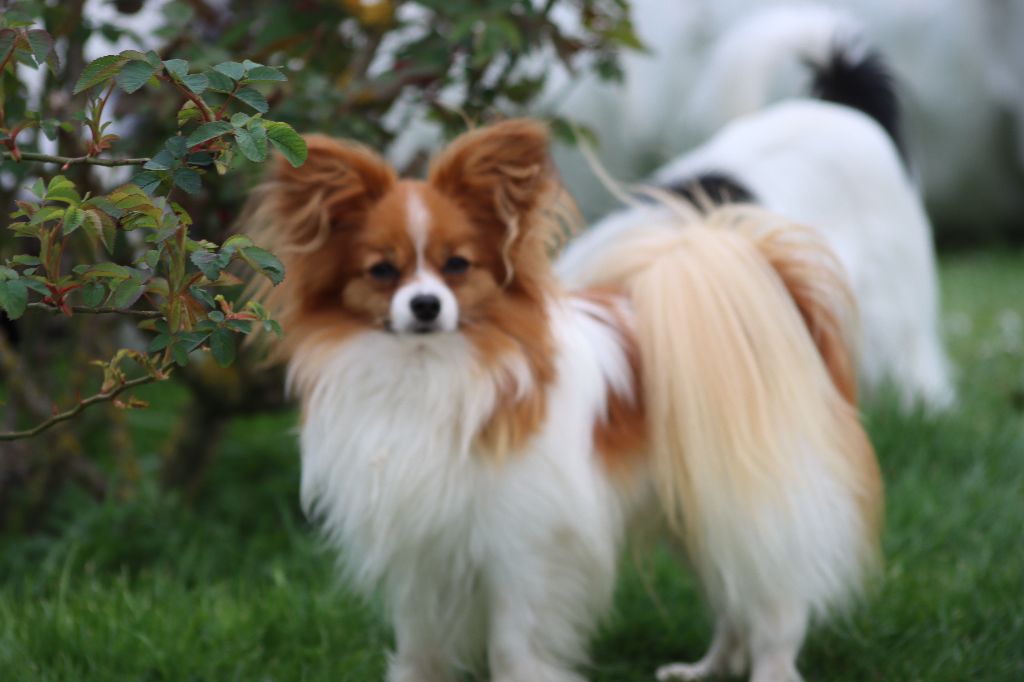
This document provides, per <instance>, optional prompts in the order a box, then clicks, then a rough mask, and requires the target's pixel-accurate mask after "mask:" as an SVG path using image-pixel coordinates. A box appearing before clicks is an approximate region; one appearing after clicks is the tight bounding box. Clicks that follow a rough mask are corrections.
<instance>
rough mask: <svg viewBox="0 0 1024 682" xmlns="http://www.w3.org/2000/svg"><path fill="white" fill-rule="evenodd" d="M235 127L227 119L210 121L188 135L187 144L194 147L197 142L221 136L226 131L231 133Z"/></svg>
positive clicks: (200, 142)
mask: <svg viewBox="0 0 1024 682" xmlns="http://www.w3.org/2000/svg"><path fill="white" fill-rule="evenodd" d="M233 129H234V128H233V127H232V125H231V124H230V123H228V122H227V121H210V122H209V123H204V124H203V125H201V126H199V127H198V128H196V129H195V130H193V131H192V134H191V135H189V136H188V141H187V144H188V146H189V147H194V146H196V145H197V144H202V143H203V142H206V141H207V140H212V139H213V138H215V137H219V136H221V135H223V134H224V133H230V132H231V131H232V130H233Z"/></svg>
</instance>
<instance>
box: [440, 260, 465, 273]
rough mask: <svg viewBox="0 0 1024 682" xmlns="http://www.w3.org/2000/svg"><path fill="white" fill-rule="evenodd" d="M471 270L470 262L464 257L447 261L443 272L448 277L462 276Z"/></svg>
mask: <svg viewBox="0 0 1024 682" xmlns="http://www.w3.org/2000/svg"><path fill="white" fill-rule="evenodd" d="M466 270H469V261H468V260H466V259H465V258H463V257H462V256H452V257H451V258H449V259H448V260H446V261H445V263H444V267H442V268H441V271H442V272H443V273H444V274H446V275H461V274H463V273H465V272H466Z"/></svg>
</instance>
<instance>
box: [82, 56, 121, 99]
mask: <svg viewBox="0 0 1024 682" xmlns="http://www.w3.org/2000/svg"><path fill="white" fill-rule="evenodd" d="M127 61H128V60H127V59H126V58H124V57H122V56H121V55H117V54H108V55H106V56H104V57H100V58H99V59H95V60H93V61H92V62H90V63H89V65H88V66H86V67H85V70H83V71H82V75H81V76H79V77H78V82H77V83H75V90H74V94H76V95H77V94H78V93H80V92H82V91H83V90H88V89H89V88H91V87H92V86H94V85H96V84H98V83H102V82H103V81H106V80H109V79H111V78H113V77H114V76H116V75H117V74H118V72H119V71H120V70H121V67H122V66H124V64H125V62H127Z"/></svg>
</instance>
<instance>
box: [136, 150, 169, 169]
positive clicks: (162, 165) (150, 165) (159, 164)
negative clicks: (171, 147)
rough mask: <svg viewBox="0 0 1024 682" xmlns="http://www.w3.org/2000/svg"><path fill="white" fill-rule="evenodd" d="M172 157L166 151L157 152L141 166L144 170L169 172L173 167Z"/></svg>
mask: <svg viewBox="0 0 1024 682" xmlns="http://www.w3.org/2000/svg"><path fill="white" fill-rule="evenodd" d="M174 161H175V159H174V155H173V154H171V152H169V151H167V150H166V149H161V150H160V151H158V152H157V153H156V154H155V155H154V156H153V158H151V159H150V160H149V161H147V162H146V164H145V165H144V166H143V168H145V169H146V170H155V171H157V170H170V169H171V167H172V166H174V165H175V164H174Z"/></svg>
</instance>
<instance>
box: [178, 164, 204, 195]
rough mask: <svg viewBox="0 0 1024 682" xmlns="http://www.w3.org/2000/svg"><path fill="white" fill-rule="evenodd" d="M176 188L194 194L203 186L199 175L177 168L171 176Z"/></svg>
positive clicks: (188, 169) (190, 170)
mask: <svg viewBox="0 0 1024 682" xmlns="http://www.w3.org/2000/svg"><path fill="white" fill-rule="evenodd" d="M171 177H172V179H173V180H174V184H175V186H176V187H180V188H182V189H183V190H185V191H186V192H188V193H189V194H196V193H198V192H199V190H200V189H201V188H202V186H203V181H202V179H201V178H200V177H199V173H197V172H195V171H194V170H192V169H191V168H178V169H177V170H175V171H174V175H173V176H171Z"/></svg>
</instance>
